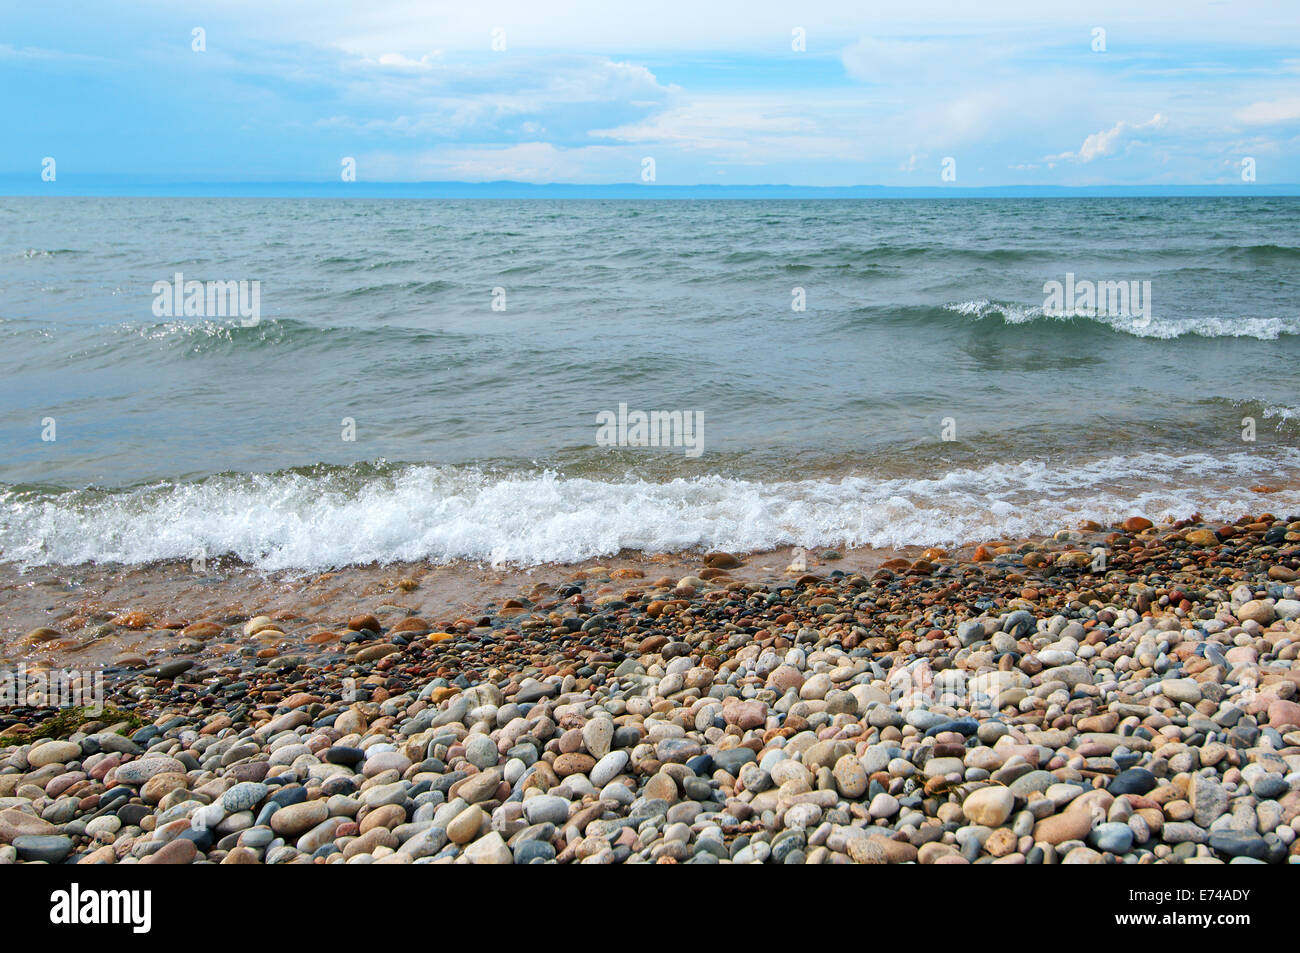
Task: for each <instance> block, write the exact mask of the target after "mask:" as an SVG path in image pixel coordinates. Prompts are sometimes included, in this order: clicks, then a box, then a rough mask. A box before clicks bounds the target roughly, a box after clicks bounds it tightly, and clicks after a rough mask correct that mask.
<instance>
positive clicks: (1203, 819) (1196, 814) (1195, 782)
mask: <svg viewBox="0 0 1300 953" xmlns="http://www.w3.org/2000/svg"><path fill="white" fill-rule="evenodd" d="M1230 799H1231V798H1230V796H1229V794H1228V792H1227V791H1225V790H1224V788H1223V785H1222V784H1220V783H1219V782H1218V781H1217V780H1215V779H1214V778H1207V777H1206V776H1205V775H1203V774H1197V775H1193V777H1192V784H1191V790H1190V792H1189V796H1188V800H1189V801H1190V802H1191V805H1192V820H1193V821H1195V822H1196V824H1197V826H1198V827H1207V828H1208V827H1209V826H1210V825H1211V824H1213V823H1214V822H1215V821H1216V820H1218V819H1219V817H1220V816H1222V815H1223V814H1224V813H1225V812H1226V811H1227V810H1228V801H1229V800H1230Z"/></svg>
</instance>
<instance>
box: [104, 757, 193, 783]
mask: <svg viewBox="0 0 1300 953" xmlns="http://www.w3.org/2000/svg"><path fill="white" fill-rule="evenodd" d="M185 772H186V767H185V765H184V764H182V763H181V762H179V761H177V760H176V759H175V758H164V757H148V758H140V759H138V760H136V761H128V762H127V763H126V764H119V765H118V766H117V768H116V770H115V771H114V772H113V775H114V778H115V779H116V780H117V783H118V784H144V783H145V782H146V781H148V780H149V779H150V778H152V777H153V776H154V775H155V774H164V773H166V774H172V773H177V774H184V773H185Z"/></svg>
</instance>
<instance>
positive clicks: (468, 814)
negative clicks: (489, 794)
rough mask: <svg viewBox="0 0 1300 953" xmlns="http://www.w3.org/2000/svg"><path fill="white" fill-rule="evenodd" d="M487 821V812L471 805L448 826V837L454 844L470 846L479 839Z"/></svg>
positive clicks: (475, 805)
mask: <svg viewBox="0 0 1300 953" xmlns="http://www.w3.org/2000/svg"><path fill="white" fill-rule="evenodd" d="M487 819H488V816H487V812H486V811H484V810H483V808H481V807H479V806H478V805H477V804H471V805H470V806H469V807H467V808H465V810H463V811H461V812H460V813H459V814H457V815H456V816H455V817H454V818H452V820H451V823H450V824H448V825H447V837H448V839H449V840H450V841H451V842H452V843H453V844H468V843H469V842H470V841H472V840H473V839H474V838H476V837H478V835H479V831H481V830H482V829H483V825H484V823H485V822H486V821H487Z"/></svg>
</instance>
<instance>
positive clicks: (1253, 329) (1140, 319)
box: [943, 298, 1300, 341]
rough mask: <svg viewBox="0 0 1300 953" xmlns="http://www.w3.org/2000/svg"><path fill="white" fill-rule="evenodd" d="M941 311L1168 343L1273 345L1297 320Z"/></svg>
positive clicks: (980, 305) (1005, 309)
mask: <svg viewBox="0 0 1300 953" xmlns="http://www.w3.org/2000/svg"><path fill="white" fill-rule="evenodd" d="M943 307H944V310H945V311H950V312H952V313H954V314H959V315H962V316H963V317H973V318H977V319H984V318H1001V319H1002V321H1003V323H1005V324H1012V325H1018V324H1028V323H1030V322H1033V321H1039V320H1044V321H1054V322H1061V323H1069V324H1075V325H1076V326H1081V327H1087V326H1090V325H1092V326H1103V327H1108V328H1110V329H1112V330H1114V331H1119V332H1122V333H1124V334H1131V335H1133V336H1134V337H1140V338H1157V339H1159V340H1166V341H1167V340H1172V339H1174V338H1180V337H1186V336H1195V337H1205V338H1255V339H1256V340H1259V341H1276V340H1277V339H1278V338H1280V337H1282V336H1283V335H1291V334H1300V316H1297V317H1293V318H1218V317H1206V318H1165V317H1159V316H1156V315H1153V316H1151V317H1150V318H1146V317H1144V316H1142V315H1129V314H1121V315H1109V314H1093V315H1060V314H1053V313H1051V312H1048V311H1045V310H1044V309H1043V308H1042V307H1041V306H1037V305H1025V304H1016V303H1013V302H1005V301H990V300H989V299H987V298H980V299H975V300H971V301H960V302H955V303H951V304H946V305H944V306H943Z"/></svg>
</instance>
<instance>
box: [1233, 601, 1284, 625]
mask: <svg viewBox="0 0 1300 953" xmlns="http://www.w3.org/2000/svg"><path fill="white" fill-rule="evenodd" d="M1275 616H1276V612H1275V611H1274V609H1273V603H1272V602H1271V601H1270V600H1267V599H1252V600H1250V602H1247V603H1244V604H1243V605H1242V606H1241V608H1239V609H1238V610H1237V618H1238V619H1240V620H1241V621H1242V622H1247V621H1250V622H1258V623H1259V624H1260V625H1268V624H1269V623H1270V622H1272V621H1273V619H1274V618H1275Z"/></svg>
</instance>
